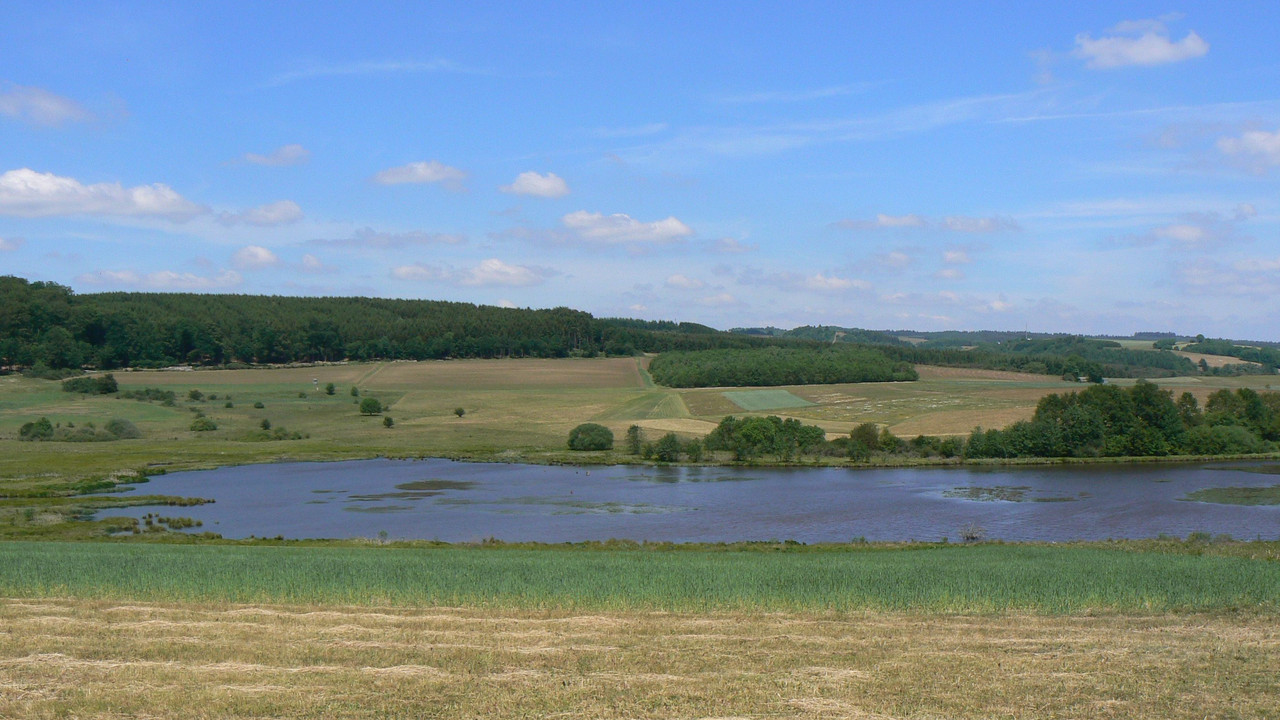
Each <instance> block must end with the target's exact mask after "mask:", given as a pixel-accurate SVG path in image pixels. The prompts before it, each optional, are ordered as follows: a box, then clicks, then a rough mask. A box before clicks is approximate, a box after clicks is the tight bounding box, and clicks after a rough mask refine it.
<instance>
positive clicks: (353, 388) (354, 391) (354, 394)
mask: <svg viewBox="0 0 1280 720" xmlns="http://www.w3.org/2000/svg"><path fill="white" fill-rule="evenodd" d="M351 397H360V388H357V387H356V386H355V385H352V386H351Z"/></svg>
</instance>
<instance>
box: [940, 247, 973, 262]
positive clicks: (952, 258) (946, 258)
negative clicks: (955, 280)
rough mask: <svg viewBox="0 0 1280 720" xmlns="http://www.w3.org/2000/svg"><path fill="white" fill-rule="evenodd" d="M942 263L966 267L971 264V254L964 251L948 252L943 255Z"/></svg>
mask: <svg viewBox="0 0 1280 720" xmlns="http://www.w3.org/2000/svg"><path fill="white" fill-rule="evenodd" d="M942 262H944V263H946V264H948V265H964V264H965V263H968V262H969V253H967V252H965V251H963V250H948V251H946V252H944V253H943V254H942Z"/></svg>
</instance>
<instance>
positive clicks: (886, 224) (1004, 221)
mask: <svg viewBox="0 0 1280 720" xmlns="http://www.w3.org/2000/svg"><path fill="white" fill-rule="evenodd" d="M834 224H835V226H836V227H839V228H844V229H845V230H886V229H899V228H906V229H918V230H942V231H946V232H957V233H994V232H1007V231H1016V230H1021V229H1022V228H1021V227H1019V225H1018V222H1017V221H1016V220H1014V219H1013V218H1010V217H970V216H968V215H948V216H947V217H944V218H941V219H936V220H935V219H930V218H927V217H924V216H923V215H916V214H911V215H885V214H879V215H876V216H875V217H874V218H872V219H870V220H852V219H845V220H838V221H836V222H835V223H834Z"/></svg>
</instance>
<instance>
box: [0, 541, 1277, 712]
mask: <svg viewBox="0 0 1280 720" xmlns="http://www.w3.org/2000/svg"><path fill="white" fill-rule="evenodd" d="M782 550H785V547H782V548H773V549H772V550H770V549H760V550H757V551H746V552H743V551H729V552H725V551H720V552H706V551H688V550H670V549H668V550H641V549H631V550H604V549H570V550H550V549H544V550H535V551H530V550H521V549H509V548H450V549H399V548H379V547H366V548H296V547H294V548H290V547H207V546H205V547H178V546H163V545H141V546H140V545H123V544H96V545H82V544H67V543H49V544H37V545H30V544H20V543H5V544H2V545H0V554H2V555H3V556H4V562H0V589H2V590H3V592H0V596H3V597H4V598H5V599H4V600H0V627H3V628H4V631H3V632H0V716H3V717H32V718H43V717H65V716H71V717H95V718H118V717H139V716H145V717H183V718H207V717H218V718H222V717H334V716H342V717H370V718H374V717H428V716H429V717H446V718H471V717H549V716H552V715H554V716H556V717H581V718H597V717H602V718H603V717H609V718H612V717H653V718H660V717H661V718H665V717H760V716H767V717H796V718H800V717H872V718H936V717H947V718H989V717H1037V718H1039V717H1045V718H1097V717H1108V718H1202V717H1271V716H1274V714H1275V713H1276V712H1277V711H1278V710H1280V701H1278V700H1277V699H1276V698H1277V697H1280V680H1278V678H1277V676H1276V674H1275V672H1274V668H1275V667H1277V665H1280V630H1278V629H1277V627H1278V626H1277V625H1276V624H1275V623H1274V622H1273V618H1274V612H1275V609H1276V602H1277V598H1280V593H1278V592H1277V590H1278V589H1280V565H1277V563H1276V561H1275V556H1276V551H1275V549H1274V548H1273V547H1271V546H1265V547H1260V546H1258V545H1256V544H1255V545H1252V546H1250V545H1228V546H1222V547H1220V546H1214V545H1210V546H1202V547H1192V546H1190V545H1185V546H1184V545H1179V544H1171V545H1170V544H1167V545H1166V546H1164V547H1163V548H1162V549H1161V551H1159V552H1132V551H1129V550H1124V549H1107V548H1097V547H1078V548H1064V547H1001V546H977V547H933V548H903V549H898V550H886V549H882V548H868V549H863V550H858V549H850V548H843V549H839V550H830V551H820V550H813V549H807V550H804V551H802V552H782ZM1194 552H1204V553H1206V554H1203V555H1196V554H1188V553H1194ZM1219 552H1221V553H1225V555H1218V554H1216V553H1219ZM1233 552H1243V553H1253V554H1256V553H1258V552H1264V553H1266V554H1267V555H1268V557H1269V558H1270V559H1252V558H1250V557H1247V556H1244V557H1232V556H1230V554H1231V553H1233Z"/></svg>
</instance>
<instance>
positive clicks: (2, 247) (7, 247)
mask: <svg viewBox="0 0 1280 720" xmlns="http://www.w3.org/2000/svg"><path fill="white" fill-rule="evenodd" d="M22 243H23V239H22V238H0V252H13V251H14V250H17V249H18V248H20V247H22Z"/></svg>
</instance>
